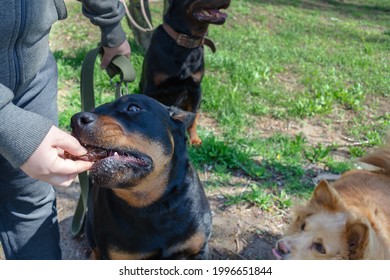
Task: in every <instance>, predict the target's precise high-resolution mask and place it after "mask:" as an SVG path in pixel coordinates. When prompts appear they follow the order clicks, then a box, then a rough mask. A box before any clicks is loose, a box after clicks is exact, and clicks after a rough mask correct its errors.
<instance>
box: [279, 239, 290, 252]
mask: <svg viewBox="0 0 390 280" xmlns="http://www.w3.org/2000/svg"><path fill="white" fill-rule="evenodd" d="M277 247H278V251H279V252H280V253H282V254H283V255H288V254H290V249H289V248H288V246H287V244H286V243H284V242H283V241H279V242H278V246H277Z"/></svg>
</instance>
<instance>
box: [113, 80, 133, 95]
mask: <svg viewBox="0 0 390 280" xmlns="http://www.w3.org/2000/svg"><path fill="white" fill-rule="evenodd" d="M110 84H111V86H113V87H115V98H119V97H121V96H123V95H127V94H129V87H128V83H127V82H123V81H118V82H115V85H114V82H113V81H112V79H110Z"/></svg>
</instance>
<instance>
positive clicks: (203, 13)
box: [196, 9, 227, 19]
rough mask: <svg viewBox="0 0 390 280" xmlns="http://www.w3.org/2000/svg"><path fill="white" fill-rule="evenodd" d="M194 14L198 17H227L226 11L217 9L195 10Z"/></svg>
mask: <svg viewBox="0 0 390 280" xmlns="http://www.w3.org/2000/svg"><path fill="white" fill-rule="evenodd" d="M196 14H197V15H198V17H199V18H200V19H218V18H226V17H227V14H226V13H223V12H221V11H220V10H218V9H203V10H200V11H197V12H196Z"/></svg>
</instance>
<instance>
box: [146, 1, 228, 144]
mask: <svg viewBox="0 0 390 280" xmlns="http://www.w3.org/2000/svg"><path fill="white" fill-rule="evenodd" d="M229 5H230V0H207V1H206V0H170V1H169V8H168V10H167V12H166V13H165V15H164V20H163V24H162V25H160V26H159V27H157V28H156V30H155V31H154V33H153V36H152V39H151V44H150V46H149V48H148V50H147V52H146V54H145V59H144V64H143V72H142V78H141V82H140V90H141V93H143V94H146V95H148V96H150V97H153V98H154V99H156V100H158V101H160V102H161V103H163V104H165V105H168V106H172V105H174V106H177V107H179V108H181V109H183V110H186V111H189V112H193V113H195V114H196V119H195V121H194V123H193V125H192V126H191V127H190V128H189V129H188V133H189V137H190V143H191V144H194V145H199V144H201V143H202V141H201V139H200V138H199V137H198V135H197V131H196V127H197V119H198V117H199V113H198V110H199V107H200V103H201V98H202V92H201V82H202V78H203V75H204V71H205V69H204V47H203V46H204V45H207V46H209V47H210V48H211V49H212V50H213V51H215V46H214V44H213V43H212V42H211V41H210V40H209V39H207V38H206V37H205V36H206V35H207V29H208V26H209V24H223V23H224V22H225V20H226V18H227V15H226V13H223V12H221V11H220V10H221V9H226V8H228V6H229Z"/></svg>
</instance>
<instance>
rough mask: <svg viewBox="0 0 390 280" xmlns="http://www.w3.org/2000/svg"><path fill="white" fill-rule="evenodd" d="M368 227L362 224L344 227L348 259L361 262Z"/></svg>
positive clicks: (366, 240)
mask: <svg viewBox="0 0 390 280" xmlns="http://www.w3.org/2000/svg"><path fill="white" fill-rule="evenodd" d="M368 234H369V229H368V226H367V225H365V224H363V223H359V222H358V223H354V224H350V225H348V224H347V226H346V237H347V242H348V250H349V259H350V260H361V259H363V257H364V248H365V247H366V246H367V245H368V244H367V242H368Z"/></svg>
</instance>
